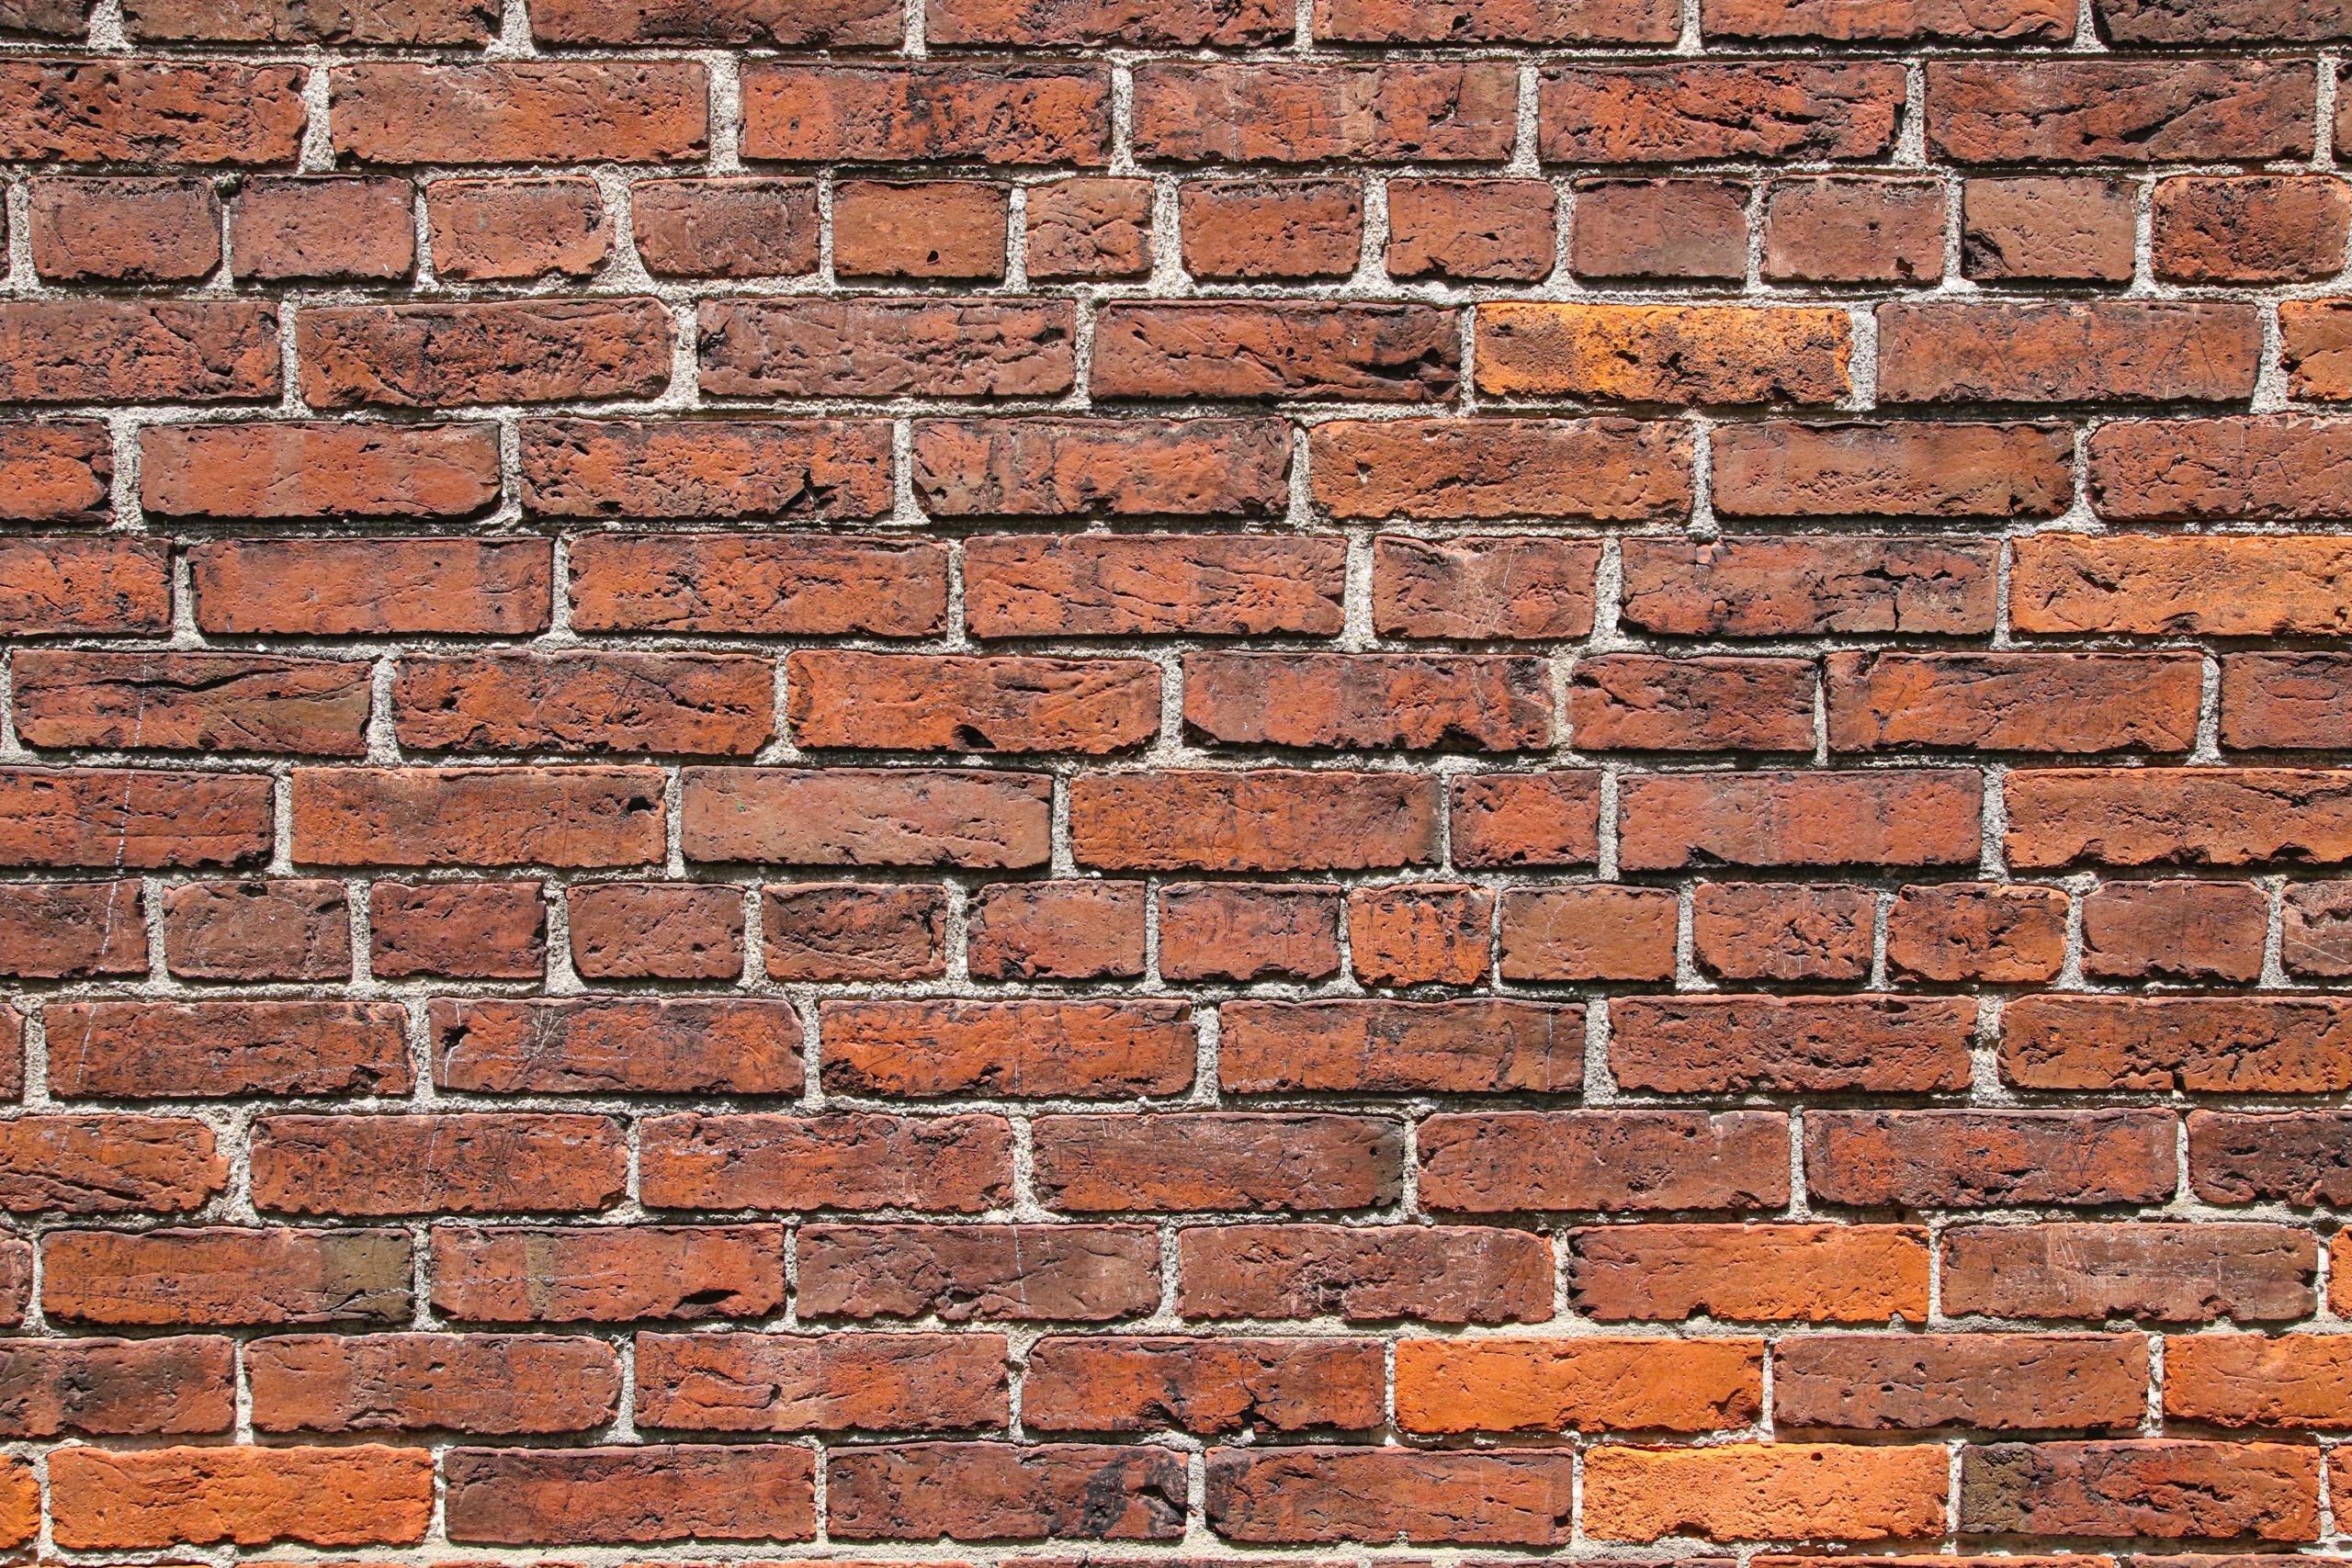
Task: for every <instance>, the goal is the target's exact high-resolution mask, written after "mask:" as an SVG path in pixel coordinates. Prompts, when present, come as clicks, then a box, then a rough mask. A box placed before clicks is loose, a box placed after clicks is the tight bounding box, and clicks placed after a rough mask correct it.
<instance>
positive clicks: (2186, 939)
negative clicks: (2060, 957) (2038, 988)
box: [2083, 881, 2270, 985]
mask: <svg viewBox="0 0 2352 1568" xmlns="http://www.w3.org/2000/svg"><path fill="white" fill-rule="evenodd" d="M2269 914H2270V900H2269V897H2268V896H2267V894H2265V893H2264V892H2263V890H2262V889H2261V888H2259V887H2257V886H2254V885H2253V884H2252V883H2245V882H2189V881H2172V882H2110V883H2109V884H2107V885H2106V886H2102V887H2099V888H2097V889H2095V890H2094V891H2092V892H2091V893H2090V894H2089V895H2087V896H2086V897H2085V898H2084V899H2083V973H2084V974H2085V975H2086V976H2091V977H2093V978H2096V979H2159V980H2192V981H2194V980H2204V981H2218V982H2221V983H2223V984H2230V983H2235V984H2238V985H2250V984H2252V983H2253V982H2254V981H2255V980H2256V979H2258V978H2260V977H2261V975H2262V942H2263V928H2264V927H2265V926H2266V925H2267V923H2268V921H2269Z"/></svg>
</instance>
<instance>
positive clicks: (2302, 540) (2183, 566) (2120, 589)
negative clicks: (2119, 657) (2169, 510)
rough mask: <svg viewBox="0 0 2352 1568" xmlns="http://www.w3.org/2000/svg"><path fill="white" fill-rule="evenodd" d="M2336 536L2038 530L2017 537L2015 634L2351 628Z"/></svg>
mask: <svg viewBox="0 0 2352 1568" xmlns="http://www.w3.org/2000/svg"><path fill="white" fill-rule="evenodd" d="M2344 559H2345V547H2344V545H2343V544H2342V542H2341V541H2339V540H2337V539H2335V538H2333V537H2329V536H2321V535H2278V534H2272V535H2265V536H2262V537H2261V538H2259V539H2255V538H2249V537H2232V536H2199V535H2187V534H2169V535H2150V534H2141V535H2112V536H2089V535H2081V534H2041V535H2036V536H2033V537H2031V538H2028V539H2020V540H2018V545H2017V549H2016V564H2015V566H2014V567H2013V568H2012V569H2011V571H2010V580H2009V604H2010V617H2011V620H2012V621H2013V622H2014V624H2015V625H2016V626H2017V628H2018V630H2019V631H2024V632H2054V633H2060V634H2065V633H2081V632H2100V633H2125V634H2130V633H2139V634H2142V635H2162V636H2166V637H2176V636H2180V635H2183V634H2191V635H2197V634H2202V635H2206V636H2213V637H2274V636H2278V635H2281V634H2289V635H2293V634H2310V635H2316V636H2327V635H2332V634H2334V633H2335V632H2337V631H2339V630H2340V629H2341V628H2343V627H2345V626H2352V602H2347V601H2346V598H2345V596H2344V594H2343V593H2342V592H2340V591H2339V590H2338V589H2337V587H2336V585H2335V584H2336V579H2337V575H2338V573H2339V572H2340V571H2341V570H2342V567H2341V562H2342V561H2343V560H2344Z"/></svg>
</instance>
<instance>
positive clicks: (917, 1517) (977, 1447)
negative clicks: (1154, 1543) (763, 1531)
mask: <svg viewBox="0 0 2352 1568" xmlns="http://www.w3.org/2000/svg"><path fill="white" fill-rule="evenodd" d="M1184 1492H1185V1482H1184V1461H1183V1459H1182V1456H1180V1455H1178V1454H1177V1453H1176V1452H1175V1451H1174V1450H1170V1449H1165V1448H1161V1447H1159V1446H1158V1445H1156V1444H1147V1445H1142V1446H1137V1447H1122V1448H1111V1447H1097V1448H1089V1447H1081V1446H1079V1445H1076V1444H1069V1445H1063V1446H1058V1447H1057V1446H1051V1445H1044V1446H1030V1447H1024V1446H1017V1445H1014V1444H1012V1443H910V1444H907V1445H904V1446H901V1447H896V1448H878V1447H877V1448H859V1449H845V1450H838V1451H836V1452H835V1453H834V1454H833V1456H832V1458H831V1461H830V1462H829V1463H828V1465H827V1467H826V1472H825V1528H826V1530H827V1532H828V1533H829V1534H830V1535H831V1536H832V1537H833V1538H835V1539H837V1540H936V1539H937V1538H939V1537H941V1536H947V1537H949V1538H951V1539H953V1540H1035V1539H1038V1538H1041V1537H1047V1536H1081V1535H1082V1536H1084V1537H1087V1538H1089V1539H1092V1540H1175V1539H1177V1538H1178V1537H1179V1536H1181V1535H1182V1533H1183V1528H1184V1526H1183V1521H1184V1512H1185V1507H1184Z"/></svg>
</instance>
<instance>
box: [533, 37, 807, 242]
mask: <svg viewBox="0 0 2352 1568" xmlns="http://www.w3.org/2000/svg"><path fill="white" fill-rule="evenodd" d="M806 9H807V8H805V7H796V10H797V11H803V12H805V10H806ZM640 14H643V15H648V16H650V13H640ZM535 19H536V20H537V21H539V22H541V23H542V24H544V23H545V22H546V21H547V20H548V17H547V10H546V7H542V8H541V10H540V13H539V15H538V16H537V17H536V18H535ZM629 213H630V220H629V222H630V229H631V231H632V235H633V238H634V239H635V241H636V243H637V255H638V259H639V261H641V262H643V263H644V264H645V270H646V271H648V272H650V273H651V274H652V275H653V276H656V277H791V276H798V275H800V274H803V273H809V272H814V271H815V270H816V269H817V187H816V186H815V185H814V184H812V183H811V182H809V181H807V180H771V179H755V178H749V177H744V176H731V177H725V178H719V179H707V180H703V179H681V180H646V181H643V182H641V183H639V184H638V185H635V186H631V187H630V188H629Z"/></svg>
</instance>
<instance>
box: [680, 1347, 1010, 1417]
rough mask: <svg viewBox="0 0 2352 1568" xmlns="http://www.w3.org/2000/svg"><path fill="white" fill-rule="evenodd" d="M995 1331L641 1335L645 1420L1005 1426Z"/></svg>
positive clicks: (1001, 1353)
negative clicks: (967, 1332)
mask: <svg viewBox="0 0 2352 1568" xmlns="http://www.w3.org/2000/svg"><path fill="white" fill-rule="evenodd" d="M1005 1361H1006V1349H1005V1342H1004V1340H1003V1338H1002V1337H1000V1336H997V1335H991V1334H827V1335H798V1334H757V1333H753V1334H731V1333H722V1334H639V1336H638V1337H637V1357H636V1398H635V1407H636V1416H637V1419H638V1420H639V1422H641V1423H643V1424H644V1425H645V1426H647V1427H656V1428H661V1429H666V1430H672V1431H690V1432H775V1433H786V1432H842V1431H852V1430H855V1431H867V1432H893V1431H938V1430H946V1429H952V1428H955V1427H1001V1426H1002V1425H1004V1422H1005V1418H1006V1409H1007V1394H1006V1380H1005Z"/></svg>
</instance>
